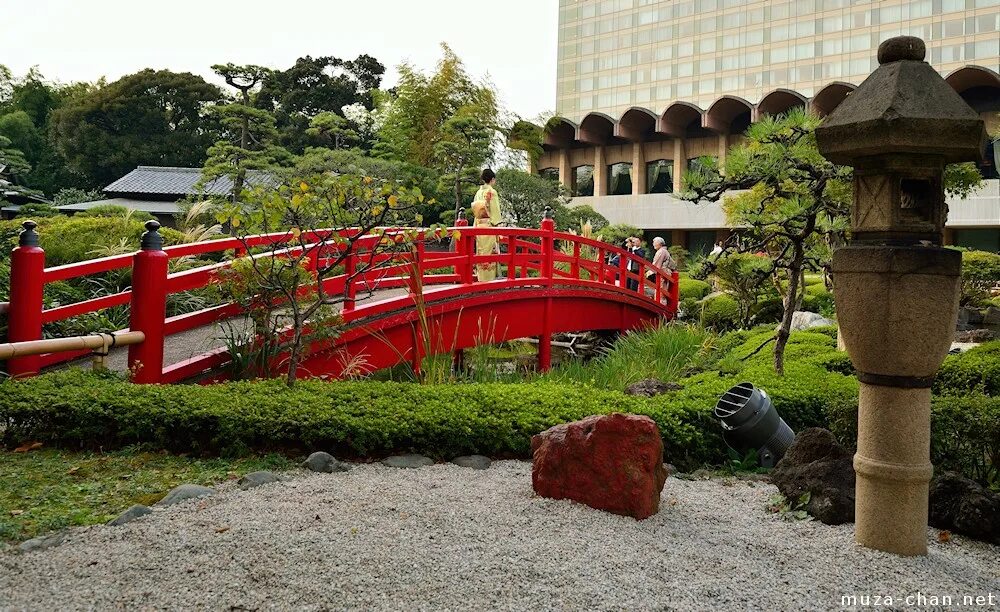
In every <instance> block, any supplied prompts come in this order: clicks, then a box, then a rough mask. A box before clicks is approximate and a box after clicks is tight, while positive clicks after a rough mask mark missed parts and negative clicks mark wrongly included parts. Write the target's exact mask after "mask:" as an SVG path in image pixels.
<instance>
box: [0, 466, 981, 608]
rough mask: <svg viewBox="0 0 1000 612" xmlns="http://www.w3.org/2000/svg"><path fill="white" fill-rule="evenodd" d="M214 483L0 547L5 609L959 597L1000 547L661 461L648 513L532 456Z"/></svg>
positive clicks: (809, 602) (726, 603)
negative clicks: (606, 498) (549, 488)
mask: <svg viewBox="0 0 1000 612" xmlns="http://www.w3.org/2000/svg"><path fill="white" fill-rule="evenodd" d="M221 488H222V489H223V490H222V491H221V492H219V493H216V494H215V495H213V496H211V497H207V498H203V499H198V500H191V501H188V502H184V503H182V504H178V505H176V506H171V507H168V508H157V509H156V510H155V511H154V512H153V514H152V515H150V516H145V517H142V518H140V519H138V520H136V521H133V522H131V523H129V524H127V525H124V526H120V527H108V526H95V527H86V528H78V529H73V530H70V531H69V532H67V533H65V535H64V540H63V541H62V543H59V544H56V545H55V546H53V547H51V548H47V549H44V550H36V551H32V552H27V553H17V552H15V551H14V550H4V547H3V546H2V545H0V608H4V609H6V608H10V609H15V610H21V609H24V610H76V609H81V610H82V609H182V608H183V609H191V608H198V609H213V610H217V609H230V610H236V609H239V610H258V609H317V610H325V609H337V610H340V609H365V610H401V609H452V610H459V609H462V610H465V609H468V610H485V609H509V610H548V609H562V610H565V609H571V610H575V609H581V610H582V609H602V610H603V609H636V610H652V609H656V610H662V609H670V610H705V609H718V610H737V609H738V610H751V609H752V610H831V609H843V608H848V609H857V608H860V607H868V606H869V605H871V602H874V601H875V599H874V596H880V597H881V598H882V599H880V600H879V601H880V602H883V603H884V602H885V601H886V599H885V597H887V596H889V597H892V598H893V600H892V601H893V602H894V603H893V604H891V605H889V606H887V607H892V608H894V609H903V608H906V609H910V608H914V607H918V606H916V605H915V603H916V602H915V600H914V605H909V604H907V603H905V599H904V598H906V597H916V595H917V593H920V594H922V595H923V596H924V597H932V596H936V597H941V596H945V595H947V596H950V597H956V598H957V599H956V600H955V601H956V602H958V603H956V604H954V605H951V606H943V607H946V608H949V609H951V608H955V607H958V606H959V605H960V604H961V597H962V596H972V597H976V596H981V597H986V596H988V595H990V594H991V593H992V596H993V597H994V601H996V598H997V597H1000V593H998V592H997V585H998V584H1000V566H998V565H997V563H996V559H997V557H998V556H1000V548H998V547H996V546H991V545H989V544H985V543H980V542H975V541H972V540H969V539H966V538H964V537H961V536H952V537H951V538H950V540H947V541H944V542H941V541H939V540H938V537H937V530H935V529H930V530H928V538H929V539H930V551H929V554H928V556H926V557H914V558H905V557H897V556H893V555H889V554H885V553H880V552H877V551H873V550H869V549H865V548H861V547H859V546H858V545H857V544H855V543H854V530H853V526H852V525H840V526H836V527H831V526H827V525H823V524H822V523H817V522H813V521H795V520H783V517H782V516H781V515H778V514H771V513H768V512H767V510H766V509H765V507H766V506H767V505H768V501H769V499H770V498H771V497H772V496H773V495H774V494H775V493H776V492H777V489H775V488H774V487H773V486H772V485H770V484H764V483H761V482H754V481H748V480H734V479H714V480H698V481H690V480H681V479H677V478H668V479H667V482H666V486H665V488H664V490H663V495H662V497H661V503H660V511H659V513H658V514H656V515H654V516H652V517H650V518H648V519H646V520H643V521H636V520H634V519H632V518H628V517H622V516H616V515H613V514H608V513H606V512H601V511H598V510H594V509H591V508H588V507H586V506H583V505H580V504H576V503H572V502H569V501H555V500H551V499H545V498H540V497H538V496H536V495H535V494H534V493H533V491H532V488H531V464H530V463H528V462H522V461H498V462H494V463H493V465H492V467H490V468H488V469H486V470H481V471H477V470H471V469H467V468H460V467H458V466H456V465H452V464H438V465H433V466H430V467H424V468H419V469H399V468H391V467H385V466H382V465H379V464H369V465H355V466H354V467H353V469H351V470H350V471H349V472H346V473H337V474H313V473H305V472H297V473H292V474H289V475H288V478H287V480H285V481H283V482H276V483H272V484H266V485H263V486H260V487H257V488H254V489H250V490H248V491H240V490H238V489H237V488H236V487H235V483H229V484H227V485H223V486H222V487H221ZM942 540H944V538H942ZM844 597H848V598H850V597H859V598H860V597H868V598H871V599H870V602H869V604H867V605H866V604H861V603H860V602H861V601H863V600H855V601H857V602H858V603H854V604H853V605H852V604H851V603H850V602H851V600H850V599H847V600H845V599H843V598H844ZM845 601H846V602H848V603H847V605H845ZM874 605H879V604H874ZM920 607H923V606H920Z"/></svg>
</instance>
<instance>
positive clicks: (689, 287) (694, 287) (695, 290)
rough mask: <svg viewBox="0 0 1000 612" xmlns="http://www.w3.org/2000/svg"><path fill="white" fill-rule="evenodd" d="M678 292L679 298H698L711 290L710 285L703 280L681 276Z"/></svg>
mask: <svg viewBox="0 0 1000 612" xmlns="http://www.w3.org/2000/svg"><path fill="white" fill-rule="evenodd" d="M678 284H679V285H680V294H681V299H682V300H686V299H690V298H694V299H696V300H700V299H701V298H703V297H705V296H706V295H708V294H709V293H711V292H712V286H711V285H709V284H708V283H706V282H705V281H701V280H697V279H693V278H682V279H680V281H679V283H678Z"/></svg>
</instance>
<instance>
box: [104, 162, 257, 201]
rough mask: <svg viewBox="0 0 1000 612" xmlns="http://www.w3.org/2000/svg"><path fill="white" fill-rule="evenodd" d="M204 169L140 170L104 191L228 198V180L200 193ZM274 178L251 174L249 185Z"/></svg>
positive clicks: (207, 187) (230, 187)
mask: <svg viewBox="0 0 1000 612" xmlns="http://www.w3.org/2000/svg"><path fill="white" fill-rule="evenodd" d="M199 180H201V168H173V167H169V166H139V167H138V168H136V169H135V170H133V171H131V172H129V173H128V174H126V175H125V176H123V177H121V178H120V179H118V180H117V181H115V182H113V183H111V184H110V185H108V186H107V187H105V188H104V192H105V193H107V194H109V195H117V194H123V195H128V194H135V195H138V194H146V195H159V196H174V197H178V198H180V197H183V196H188V195H200V194H207V195H225V194H226V193H229V191H230V190H231V189H232V187H233V182H232V181H231V180H229V178H227V177H220V178H217V179H215V180H213V181H211V182H209V183H206V184H205V185H204V186H203V187H202V188H201V189H198V187H197V185H198V181H199ZM273 182H274V177H273V176H272V175H270V174H268V173H266V172H261V171H259V170H250V171H248V172H247V183H248V184H250V185H262V184H271V183H273Z"/></svg>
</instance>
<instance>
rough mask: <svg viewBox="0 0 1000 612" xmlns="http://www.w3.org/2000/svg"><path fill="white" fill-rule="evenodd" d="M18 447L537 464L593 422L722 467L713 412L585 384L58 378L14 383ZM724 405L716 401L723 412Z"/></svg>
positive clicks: (13, 437)
mask: <svg viewBox="0 0 1000 612" xmlns="http://www.w3.org/2000/svg"><path fill="white" fill-rule="evenodd" d="M3 386H4V387H5V388H4V389H3V393H0V423H2V424H3V425H4V428H5V431H4V433H3V442H4V443H5V444H7V445H8V446H10V445H14V444H18V443H21V442H23V441H25V440H38V441H41V442H44V443H46V444H60V445H70V446H86V447H106V448H110V447H121V446H126V445H132V444H147V445H152V446H154V447H157V448H164V449H167V450H170V451H174V452H210V453H220V452H221V453H224V454H240V453H244V452H246V451H248V450H250V449H253V450H271V449H288V450H291V449H296V450H299V449H303V450H315V449H323V450H327V451H330V452H338V453H343V454H346V455H350V456H363V455H372V454H374V455H380V454H387V453H391V452H395V451H409V450H412V451H417V452H423V453H428V454H431V455H434V456H438V457H445V458H447V457H452V456H455V455H461V454H469V453H482V454H487V455H493V456H516V457H529V456H530V454H531V436H532V435H533V434H536V433H539V432H541V431H544V430H545V429H547V428H549V427H551V426H553V425H556V424H559V423H565V422H569V421H573V420H577V419H580V418H583V417H585V416H588V415H591V414H606V413H610V412H616V411H617V412H631V413H637V414H646V415H649V416H650V417H652V418H653V419H654V420H656V422H657V424H658V425H659V427H660V431H661V432H662V433H663V437H664V440H665V441H666V446H667V456H668V457H669V458H670V459H671V460H673V461H676V462H677V463H678V464H679V465H685V466H689V467H690V466H695V465H700V464H701V463H703V462H705V461H710V460H713V459H718V458H721V457H724V456H725V455H724V454H721V455H720V453H721V452H722V447H721V446H720V444H721V438H720V437H719V431H718V426H717V425H715V424H714V423H713V422H712V420H711V418H706V417H710V409H711V407H712V405H711V404H709V405H707V406H706V405H704V404H703V403H699V404H688V405H687V407H686V406H685V405H683V404H678V403H677V402H669V403H668V402H662V401H654V400H647V399H643V398H635V397H629V396H626V395H625V394H623V393H620V392H617V391H601V390H595V389H593V388H590V387H586V386H583V385H572V384H552V383H532V384H459V385H441V386H423V385H416V384H405V383H390V382H368V381H365V382H336V383H327V382H321V381H300V382H299V383H297V384H296V386H295V388H293V389H289V388H287V387H286V386H285V385H284V384H283V383H281V382H280V381H259V382H241V383H226V384H220V385H214V386H199V385H163V386H154V385H132V384H130V383H127V382H124V381H122V380H119V379H117V378H116V377H113V376H110V375H94V374H90V373H85V372H80V371H62V372H54V373H51V374H47V375H44V376H40V377H37V378H33V379H28V380H24V381H9V382H6V383H4V385H3ZM713 403H714V402H713Z"/></svg>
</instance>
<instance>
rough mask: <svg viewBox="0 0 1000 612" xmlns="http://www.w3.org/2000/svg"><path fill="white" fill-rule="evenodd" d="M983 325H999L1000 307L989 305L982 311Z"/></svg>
mask: <svg viewBox="0 0 1000 612" xmlns="http://www.w3.org/2000/svg"><path fill="white" fill-rule="evenodd" d="M983 325H1000V308H997V307H996V306H990V307H989V308H987V309H986V312H984V313H983Z"/></svg>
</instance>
